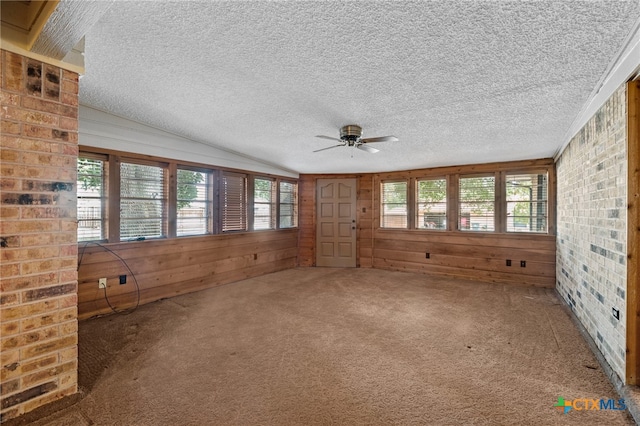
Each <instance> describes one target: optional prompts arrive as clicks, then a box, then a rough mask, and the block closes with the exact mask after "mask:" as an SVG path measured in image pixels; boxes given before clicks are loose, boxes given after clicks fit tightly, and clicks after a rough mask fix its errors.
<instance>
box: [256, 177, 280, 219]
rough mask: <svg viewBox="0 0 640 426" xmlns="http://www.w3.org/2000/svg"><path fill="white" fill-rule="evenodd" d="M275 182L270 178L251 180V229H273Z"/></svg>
mask: <svg viewBox="0 0 640 426" xmlns="http://www.w3.org/2000/svg"><path fill="white" fill-rule="evenodd" d="M275 189H276V185H275V182H274V181H272V180H270V179H260V178H255V179H254V180H253V229H254V230H260V229H274V228H275V227H276V220H275V218H276V214H275V213H276V212H275V200H276V194H275Z"/></svg>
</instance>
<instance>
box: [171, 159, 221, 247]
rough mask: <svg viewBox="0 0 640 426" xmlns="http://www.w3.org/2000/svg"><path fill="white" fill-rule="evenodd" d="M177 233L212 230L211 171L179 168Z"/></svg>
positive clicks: (196, 232)
mask: <svg viewBox="0 0 640 426" xmlns="http://www.w3.org/2000/svg"><path fill="white" fill-rule="evenodd" d="M177 181H178V182H177V184H178V188H177V218H176V228H177V229H176V235H177V236H179V237H181V236H184V235H202V234H208V233H210V232H211V212H212V202H211V198H212V197H211V173H210V172H201V171H196V170H188V169H178V179H177Z"/></svg>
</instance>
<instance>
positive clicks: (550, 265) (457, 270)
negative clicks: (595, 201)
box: [373, 230, 556, 288]
mask: <svg viewBox="0 0 640 426" xmlns="http://www.w3.org/2000/svg"><path fill="white" fill-rule="evenodd" d="M374 244H375V246H374V250H373V267H374V268H380V269H392V270H398V271H410V272H419V273H425V274H438V275H448V276H454V277H458V278H468V279H476V280H481V281H491V282H502V283H513V284H524V285H535V286H541V287H549V288H553V287H554V285H555V270H556V262H555V261H556V258H555V252H556V251H555V247H556V242H555V236H553V235H522V234H518V235H509V234H499V235H492V234H470V233H468V232H421V231H420V230H415V231H391V230H376V231H375V233H374ZM426 253H429V258H428V259H427V258H426ZM507 259H509V260H511V266H507ZM521 261H525V265H526V266H525V267H521V266H520V262H521Z"/></svg>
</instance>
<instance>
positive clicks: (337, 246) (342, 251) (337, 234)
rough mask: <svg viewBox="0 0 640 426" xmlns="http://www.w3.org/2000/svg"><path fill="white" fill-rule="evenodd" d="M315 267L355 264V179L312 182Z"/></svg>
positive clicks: (353, 266) (351, 265) (351, 266)
mask: <svg viewBox="0 0 640 426" xmlns="http://www.w3.org/2000/svg"><path fill="white" fill-rule="evenodd" d="M316 206H317V212H316V217H317V229H316V266H329V267H350V268H355V267H356V180H355V179H318V181H317V183H316Z"/></svg>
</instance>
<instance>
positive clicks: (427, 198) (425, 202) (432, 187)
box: [416, 179, 447, 229]
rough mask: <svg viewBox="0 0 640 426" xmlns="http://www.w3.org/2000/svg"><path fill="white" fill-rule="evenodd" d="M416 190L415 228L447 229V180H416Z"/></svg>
mask: <svg viewBox="0 0 640 426" xmlns="http://www.w3.org/2000/svg"><path fill="white" fill-rule="evenodd" d="M417 191H418V194H417V196H416V200H418V205H417V207H416V212H417V214H418V222H417V223H416V228H421V229H447V180H446V179H425V180H418V182H417Z"/></svg>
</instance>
